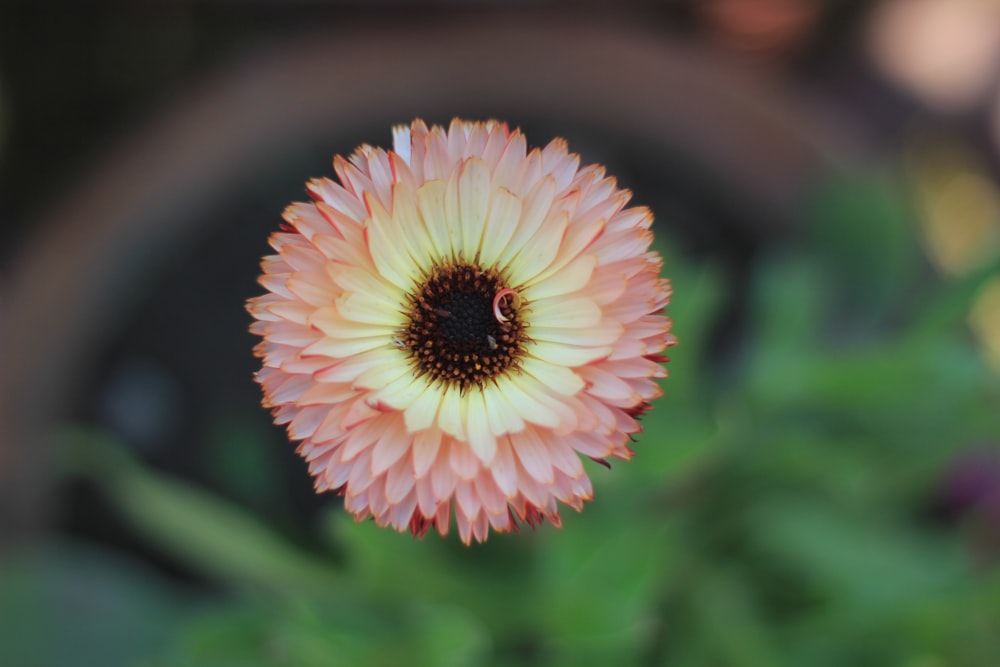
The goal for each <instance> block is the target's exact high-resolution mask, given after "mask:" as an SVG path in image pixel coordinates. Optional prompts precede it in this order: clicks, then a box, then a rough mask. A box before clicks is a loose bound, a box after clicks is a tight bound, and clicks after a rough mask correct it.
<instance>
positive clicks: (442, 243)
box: [248, 120, 674, 543]
mask: <svg viewBox="0 0 1000 667" xmlns="http://www.w3.org/2000/svg"><path fill="white" fill-rule="evenodd" d="M333 166H334V171H335V172H336V174H337V179H338V181H339V182H336V181H332V180H329V179H319V180H314V181H312V182H310V183H309V185H308V191H309V194H310V196H311V197H312V199H313V202H312V203H308V204H306V203H297V204H292V205H291V206H289V207H288V209H287V210H286V211H285V214H284V218H285V221H286V222H287V225H285V226H284V227H283V231H281V232H278V233H275V234H274V235H273V236H272V237H271V246H272V247H273V248H274V250H275V251H276V253H277V254H275V255H271V256H268V257H266V258H265V259H264V261H263V271H264V273H263V275H262V276H261V278H260V282H261V284H262V285H263V286H264V287H265V288H266V289H267V293H266V294H264V295H263V296H259V297H256V298H254V299H251V300H250V301H249V304H248V308H249V310H250V312H251V313H252V314H253V316H254V318H256V321H255V322H254V323H253V325H252V327H251V331H253V332H254V333H255V334H258V335H260V336H261V337H262V338H263V341H262V342H261V343H260V344H259V345H258V346H257V347H256V348H255V353H256V354H257V355H258V356H259V357H261V359H262V360H263V368H262V370H260V371H259V373H258V374H257V381H258V382H259V383H260V384H261V385H262V387H263V390H264V405H265V406H267V407H270V408H272V409H273V412H274V416H275V421H276V422H277V423H279V424H285V425H287V429H288V433H289V435H290V437H291V438H292V439H293V440H299V441H301V444H300V445H299V448H298V452H299V453H300V454H301V455H302V456H303V457H304V458H305V459H306V460H307V461H308V462H309V471H310V473H311V474H312V475H313V476H314V478H315V483H316V489H317V491H333V492H335V493H338V494H340V495H343V496H344V503H345V506H346V507H347V509H348V511H350V512H352V513H353V514H354V515H355V516H356V517H357V518H358V519H362V518H365V517H368V516H372V517H374V519H375V521H376V522H377V523H378V524H379V525H382V526H385V525H390V526H392V527H393V528H395V529H396V530H400V531H402V530H407V529H409V530H411V531H412V532H413V533H414V534H415V535H421V536H422V535H423V534H424V533H425V532H426V531H427V530H428V529H430V528H434V529H436V530H437V531H438V532H440V533H441V534H442V535H444V534H446V533H447V531H448V528H449V525H450V523H451V515H452V513H453V512H454V515H455V520H456V524H457V527H458V531H459V534H460V537H461V539H462V541H463V542H466V543H469V542H470V541H471V540H472V539H475V540H477V541H483V540H485V539H486V538H487V536H488V534H489V529H490V527H492V528H493V529H494V530H496V531H500V532H504V531H509V530H515V529H517V526H518V522H527V523H529V524H531V525H532V526H534V525H536V524H537V523H539V522H540V521H541V520H542V519H548V520H549V521H550V522H551V523H553V524H555V525H559V524H560V519H559V510H558V505H557V504H558V503H564V504H566V505H569V506H570V507H573V508H574V509H577V510H579V509H580V508H581V507H582V506H583V503H584V502H585V501H587V500H589V499H590V498H591V496H592V488H591V484H590V479H589V478H588V476H587V473H586V472H585V470H584V468H583V465H582V463H581V459H580V455H583V456H587V457H590V458H592V459H595V460H598V461H600V462H606V459H607V458H608V457H618V458H623V459H627V458H629V457H630V456H631V454H632V451H631V449H629V447H628V441H629V439H630V436H631V435H632V434H634V433H636V432H638V431H639V430H640V426H639V424H638V423H637V422H636V417H637V416H638V415H640V414H641V413H642V412H644V411H645V410H646V409H648V407H649V401H651V400H652V399H653V398H655V397H656V396H658V395H659V394H660V390H659V388H658V386H657V384H656V382H655V380H654V378H658V377H663V376H665V375H666V372H665V370H664V369H663V367H662V365H661V362H662V361H663V360H664V359H665V358H664V357H662V356H660V353H661V352H662V351H663V350H664V348H666V347H667V346H668V345H672V344H673V342H674V339H673V336H672V335H671V334H670V320H669V319H668V318H667V317H666V316H664V315H663V308H664V306H665V305H666V304H667V302H668V300H669V297H670V286H669V283H668V282H667V281H666V280H664V279H661V278H660V277H659V270H660V266H661V260H660V258H659V256H658V255H657V254H656V253H654V252H650V251H649V245H650V242H651V241H652V234H651V232H650V230H649V228H650V225H651V223H652V215H651V213H650V212H649V211H648V210H647V209H645V208H625V204H626V203H627V202H628V200H629V198H630V193H629V192H627V191H625V190H620V189H618V188H617V187H616V183H615V181H614V179H611V178H608V177H606V176H605V175H604V169H603V168H602V167H599V166H596V165H591V166H587V167H583V168H580V166H579V157H578V156H576V155H573V154H571V153H569V152H568V151H567V146H566V143H565V142H564V141H562V140H560V139H556V140H555V141H553V142H551V143H550V144H549V145H548V146H546V147H545V148H544V149H533V150H531V151H530V152H529V151H528V150H527V145H526V141H525V138H524V136H523V135H522V134H521V133H520V131H517V130H515V131H511V130H509V129H508V127H507V126H506V125H505V124H502V123H497V122H492V121H491V122H486V123H468V122H461V121H459V120H455V121H453V122H452V124H451V126H450V127H449V128H448V129H447V130H445V129H444V128H442V127H438V126H434V127H430V128H428V127H427V126H426V125H425V124H424V123H423V122H422V121H419V120H418V121H415V122H414V123H413V124H412V125H410V126H409V127H397V128H395V130H394V132H393V150H391V151H385V150H382V149H380V148H372V147H370V146H362V147H361V148H359V149H358V150H357V151H356V152H355V153H354V155H352V156H351V157H350V159H347V160H345V159H343V158H341V157H339V156H338V157H336V158H334V163H333Z"/></svg>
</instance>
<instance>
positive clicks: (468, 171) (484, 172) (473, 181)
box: [458, 158, 491, 261]
mask: <svg viewBox="0 0 1000 667" xmlns="http://www.w3.org/2000/svg"><path fill="white" fill-rule="evenodd" d="M490 189H491V188H490V168H489V167H488V166H487V165H486V163H485V162H483V161H482V160H480V159H478V158H470V159H469V160H468V161H466V162H465V164H464V165H463V166H462V174H461V176H460V177H459V182H458V219H459V221H460V223H461V226H462V237H461V238H462V246H461V248H462V256H463V257H465V258H466V259H467V260H470V261H471V260H473V259H474V258H475V257H477V256H478V255H479V248H480V243H481V241H482V238H483V231H484V229H485V227H486V214H487V211H488V209H489V205H490Z"/></svg>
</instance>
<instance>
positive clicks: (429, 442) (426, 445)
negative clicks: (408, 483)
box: [413, 428, 441, 478]
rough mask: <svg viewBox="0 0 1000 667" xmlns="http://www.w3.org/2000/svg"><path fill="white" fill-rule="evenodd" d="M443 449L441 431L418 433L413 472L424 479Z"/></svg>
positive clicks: (415, 440) (432, 430)
mask: <svg viewBox="0 0 1000 667" xmlns="http://www.w3.org/2000/svg"><path fill="white" fill-rule="evenodd" d="M440 447H441V431H440V430H438V429H436V428H432V429H427V430H426V431H421V432H420V433H417V434H416V435H415V436H414V438H413V472H414V474H415V475H416V476H417V478H421V477H424V476H425V475H426V474H427V472H428V471H429V470H430V469H431V466H432V465H433V464H434V459H435V458H436V457H437V455H438V450H439V449H440Z"/></svg>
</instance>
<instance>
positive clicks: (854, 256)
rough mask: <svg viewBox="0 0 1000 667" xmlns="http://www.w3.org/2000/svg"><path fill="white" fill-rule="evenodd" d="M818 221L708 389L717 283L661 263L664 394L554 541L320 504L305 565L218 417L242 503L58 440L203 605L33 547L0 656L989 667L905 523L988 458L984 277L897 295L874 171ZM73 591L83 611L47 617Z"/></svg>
mask: <svg viewBox="0 0 1000 667" xmlns="http://www.w3.org/2000/svg"><path fill="white" fill-rule="evenodd" d="M816 205H817V208H816V210H817V213H816V215H815V216H814V217H813V218H812V219H811V220H810V221H809V224H810V226H811V227H810V229H811V230H812V232H811V235H812V237H813V239H812V242H811V243H809V244H807V246H806V247H805V248H804V249H799V250H798V251H797V252H796V253H794V254H788V255H776V256H773V257H769V258H767V261H765V262H763V263H762V264H761V266H760V267H759V271H758V272H757V274H756V276H755V279H754V283H753V285H752V288H753V289H752V295H753V301H752V304H751V308H750V313H751V321H750V322H749V323H748V332H747V335H746V336H745V337H744V342H743V345H742V347H741V349H740V350H739V351H738V363H736V364H735V365H733V364H730V365H728V366H727V367H726V368H725V371H724V372H723V371H722V370H720V365H719V364H718V363H716V362H717V360H716V359H713V358H712V354H713V353H714V352H715V351H713V350H711V349H710V348H709V347H708V345H707V341H709V340H710V333H711V330H712V328H713V327H715V326H717V325H718V324H719V317H720V311H719V309H720V307H721V305H722V303H723V302H724V299H723V297H724V292H723V290H724V285H723V282H722V280H721V279H720V273H719V272H717V271H716V270H714V268H713V267H695V266H691V265H690V264H688V263H686V262H684V261H683V260H681V259H680V258H679V257H677V256H676V255H675V254H672V253H670V252H665V256H666V263H665V266H666V268H665V273H666V274H667V275H669V276H670V277H671V278H672V280H673V283H674V288H675V298H674V300H673V303H672V305H671V309H670V312H671V315H672V316H673V318H674V320H675V331H676V333H677V336H678V338H679V341H680V344H679V346H678V347H677V348H675V349H674V350H672V351H671V352H672V354H671V356H672V357H673V359H672V361H671V362H670V364H669V371H670V377H669V378H668V379H667V380H665V381H664V383H663V387H664V389H665V391H666V394H665V396H664V397H663V398H662V399H660V400H659V401H658V402H657V405H656V407H655V408H654V410H653V411H652V412H651V413H650V414H649V415H647V416H646V418H645V421H644V424H645V427H646V431H645V433H644V434H643V435H642V437H641V438H640V439H639V442H638V443H637V444H636V446H635V449H636V451H637V455H636V457H635V460H634V461H632V462H630V463H627V464H624V463H623V464H618V463H615V464H614V466H613V469H612V470H610V471H609V470H605V469H604V468H601V467H597V466H593V467H591V468H590V470H589V471H590V474H591V476H592V478H593V480H594V485H595V499H594V501H593V502H592V503H590V504H589V506H588V507H587V508H586V509H585V511H584V512H583V513H581V514H579V515H578V514H575V513H573V512H572V511H571V510H570V511H569V514H568V515H567V516H565V521H564V523H565V526H564V528H563V529H562V530H557V529H554V528H552V527H551V526H543V527H541V528H540V529H538V530H537V531H534V532H532V531H530V530H528V531H526V532H524V533H522V534H520V535H494V536H492V537H491V538H490V540H489V541H488V542H487V543H486V544H485V545H476V546H473V547H471V548H466V547H463V546H461V545H460V544H459V543H458V542H457V539H456V537H455V536H454V535H451V536H449V538H448V539H447V540H441V539H439V538H437V537H436V536H428V537H427V538H425V539H424V540H415V539H413V538H411V537H409V536H407V535H399V534H396V533H394V532H391V531H386V530H380V529H378V528H377V527H376V526H375V525H374V524H372V523H371V522H363V523H355V522H354V521H353V520H352V519H351V518H350V516H348V515H347V514H346V513H345V512H343V511H342V509H341V508H340V507H339V503H338V502H337V501H336V500H334V499H333V498H331V499H330V508H329V511H328V513H327V514H326V517H325V521H324V522H323V523H322V525H321V526H320V527H319V528H317V530H318V531H319V533H320V537H321V539H319V540H317V541H318V542H320V543H322V544H325V545H328V548H326V549H318V548H313V549H312V550H308V549H305V548H303V547H302V546H301V545H298V544H295V543H293V542H291V541H290V540H289V539H288V538H287V537H285V536H284V534H283V533H282V532H280V531H279V530H277V529H276V527H275V526H272V525H270V524H269V523H268V522H267V520H265V519H264V518H263V517H262V515H261V513H260V512H259V510H260V508H261V503H262V502H272V501H275V502H280V493H278V492H276V491H275V488H276V487H275V486H274V483H273V481H269V480H268V466H269V463H268V462H269V460H270V457H269V456H268V455H267V453H266V452H264V453H262V452H261V439H260V438H259V436H258V435H257V434H254V433H252V432H248V431H247V430H246V429H241V428H240V427H239V425H238V424H235V425H234V423H233V422H232V420H229V421H226V422H224V427H220V428H219V429H216V432H217V434H218V440H219V449H218V451H217V456H218V457H219V461H220V465H219V466H218V467H217V470H218V471H219V480H218V481H219V483H220V485H222V486H223V487H224V488H225V489H226V490H227V492H229V493H230V495H231V496H232V497H236V498H238V499H239V501H240V503H241V504H237V503H235V502H232V501H229V500H224V499H222V498H221V497H219V496H217V495H215V494H212V493H210V492H208V491H206V490H204V489H199V488H196V487H195V486H193V485H191V484H189V483H186V482H182V481H179V480H176V479H172V478H169V477H168V476H166V475H164V474H162V473H159V472H156V471H154V470H152V469H150V468H149V467H147V466H145V465H143V464H141V463H140V462H138V461H135V460H133V459H132V458H130V457H129V456H128V455H127V454H126V453H125V449H124V448H123V447H122V446H121V445H120V444H119V443H116V442H114V441H112V440H111V439H109V438H107V437H105V436H102V435H101V434H95V433H93V432H88V431H86V430H80V429H77V430H74V431H72V432H70V433H69V434H68V435H67V445H66V452H67V457H66V461H67V468H66V474H68V475H69V474H72V475H77V476H83V477H85V478H87V479H89V480H90V481H91V482H93V483H94V484H96V485H97V486H98V487H99V488H100V489H101V491H102V493H103V494H104V496H105V497H106V498H107V500H108V501H109V502H110V504H111V506H112V507H113V508H114V512H115V514H116V516H115V517H114V518H115V519H116V520H121V521H124V522H125V523H126V524H127V525H128V526H129V527H130V530H131V531H132V532H133V533H134V534H135V535H136V536H138V537H139V538H140V539H141V540H143V541H144V543H145V544H148V545H150V546H152V547H153V548H155V549H156V550H157V551H158V552H160V553H161V554H162V555H163V557H164V558H166V559H169V560H170V561H172V562H175V563H178V564H180V565H181V566H183V567H184V568H185V569H187V570H188V571H190V572H193V573H194V574H195V575H196V576H198V577H200V578H202V579H203V580H205V581H207V582H209V583H210V584H212V586H211V589H213V590H215V591H216V592H215V593H212V594H209V593H206V592H204V590H203V588H199V587H194V586H192V587H191V588H190V590H186V591H183V592H178V591H176V590H171V589H170V588H168V587H167V586H166V585H165V583H164V581H163V579H162V577H161V576H160V575H157V574H154V573H153V572H150V571H147V570H146V569H144V568H143V567H141V566H139V565H137V564H135V563H124V565H123V564H122V563H120V561H121V560H122V558H121V557H120V556H118V555H115V554H112V553H108V552H102V551H94V550H91V549H88V550H82V549H81V548H80V547H79V546H76V545H67V546H65V547H64V546H63V545H54V546H53V548H52V549H51V551H50V552H48V553H47V554H45V555H44V557H41V558H36V557H30V558H29V557H20V558H17V559H14V560H12V561H10V562H8V563H6V564H4V567H2V568H0V616H2V617H3V618H4V619H14V622H13V623H9V622H7V621H6V620H5V622H4V623H3V624H0V633H4V635H0V664H5V665H6V664H13V665H35V664H37V665H48V664H52V665H60V664H73V665H86V664H94V665H98V664H99V665H107V666H111V665H139V666H144V667H200V666H205V667H208V666H211V667H220V666H221V667H228V666H230V665H232V666H234V667H235V666H240V667H242V666H244V665H247V666H253V665H261V666H266V665H295V666H305V667H308V666H312V665H316V666H319V665H351V666H355V665H401V664H405V665H408V666H420V665H427V666H432V665H433V666H439V665H453V666H459V665H546V666H549V665H609V664H612V665H618V666H621V667H625V666H629V665H672V666H677V665H682V666H683V665H691V666H695V665H698V666H701V665H727V666H729V665H732V666H737V667H740V666H746V667H770V666H776V665H777V666H780V665H789V666H792V665H810V666H816V667H823V666H827V665H829V666H831V667H833V666H840V665H858V666H864V665H872V666H874V667H885V666H890V665H907V666H914V667H916V666H921V665H927V666H931V665H949V666H957V667H962V666H968V667H980V666H982V665H991V664H1000V634H998V633H997V628H1000V568H997V567H996V566H995V565H994V564H991V562H990V561H989V559H985V560H984V559H979V560H977V559H976V556H975V554H976V553H977V552H976V551H975V550H974V549H973V547H972V541H971V540H972V537H973V536H972V535H971V534H970V531H968V530H965V529H963V527H962V526H961V525H955V524H942V523H935V522H933V521H931V520H930V519H929V518H928V517H929V514H928V510H929V508H930V506H931V504H932V501H933V499H934V497H935V493H936V491H937V489H938V487H939V485H940V480H941V478H942V474H943V470H944V469H945V468H946V466H947V465H948V464H949V461H951V460H952V459H953V457H954V456H955V455H956V453H958V452H960V451H961V450H962V449H963V448H967V447H969V446H972V445H977V444H980V443H994V444H996V443H1000V420H997V418H996V416H995V415H996V412H995V406H996V405H997V402H998V400H1000V381H998V376H997V374H996V373H995V372H993V371H991V370H990V369H988V368H987V367H986V365H985V364H984V363H983V362H982V360H981V357H980V355H979V351H978V350H977V348H976V345H975V343H974V341H973V340H972V338H971V337H970V335H969V333H968V332H967V331H966V329H965V325H964V319H963V318H964V313H966V312H968V307H969V304H970V303H971V298H972V295H973V294H974V292H975V287H976V286H977V285H978V284H980V283H981V282H982V280H984V279H985V277H986V276H987V275H988V274H981V275H978V276H973V277H971V278H969V279H968V280H965V281H956V282H952V283H940V284H938V283H934V284H931V285H922V286H921V290H922V291H920V292H919V293H918V292H917V282H919V281H923V282H924V283H927V282H928V278H927V277H926V276H924V277H923V278H920V277H919V275H918V274H920V271H919V267H920V264H921V262H920V258H919V255H918V254H917V252H916V250H915V248H916V244H915V242H914V240H913V238H912V235H911V233H910V231H909V229H908V228H907V223H906V218H905V211H904V208H903V207H902V206H900V205H899V204H898V201H897V200H896V199H894V196H893V190H892V187H891V185H890V184H888V183H887V182H886V181H885V180H884V179H881V178H871V179H857V180H856V181H855V182H850V183H837V184H832V185H831V186H830V187H829V188H827V189H825V190H824V191H823V192H822V193H821V194H820V196H819V197H818V199H817V202H816ZM664 248H669V244H664ZM243 452H248V453H249V454H248V455H247V456H245V457H244V456H242V455H241V454H242V453H243ZM588 465H589V462H588ZM237 467H240V469H241V470H242V472H241V473H240V474H238V475H235V476H233V475H232V474H231V472H227V471H232V470H234V469H236V468H237ZM244 468H245V470H244ZM258 492H259V493H258ZM250 507H252V508H254V509H249V508H250ZM80 586H83V587H85V588H86V587H89V588H91V589H99V591H100V595H99V596H89V595H85V596H83V598H82V599H85V600H86V602H87V604H89V605H98V604H106V605H107V607H106V608H105V609H104V610H103V611H101V613H94V614H84V615H82V616H81V617H80V620H79V621H77V622H70V621H68V619H67V612H66V611H65V609H64V605H63V603H64V602H65V600H63V599H62V598H63V597H66V596H69V597H72V596H73V595H74V591H76V590H77V587H80ZM102 596H103V597H102ZM102 600H103V601H104V602H103V603H102V602H101V601H102ZM126 610H127V611H126ZM119 632H122V633H123V634H121V635H119V634H116V633H119ZM40 633H44V635H43V634H40ZM50 633H51V634H54V635H55V636H58V638H59V641H58V642H50V641H49V640H48V637H49V636H50ZM113 637H120V638H119V639H112V638H113ZM33 642H34V645H35V646H37V651H36V652H35V653H32V649H31V647H32V645H33ZM74 656H77V657H76V658H74ZM79 656H89V658H88V659H90V662H88V661H87V659H82V658H79Z"/></svg>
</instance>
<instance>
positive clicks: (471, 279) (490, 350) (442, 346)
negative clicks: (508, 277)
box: [401, 264, 527, 391]
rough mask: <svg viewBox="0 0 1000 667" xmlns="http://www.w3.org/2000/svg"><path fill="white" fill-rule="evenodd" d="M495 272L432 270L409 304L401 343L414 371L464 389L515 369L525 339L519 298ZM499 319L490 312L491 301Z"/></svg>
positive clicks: (466, 267)
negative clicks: (507, 295) (509, 292)
mask: <svg viewBox="0 0 1000 667" xmlns="http://www.w3.org/2000/svg"><path fill="white" fill-rule="evenodd" d="M505 289H507V285H506V283H505V282H504V280H503V278H502V277H501V276H500V274H499V272H497V270H496V269H484V268H482V267H481V266H479V265H477V264H455V265H444V266H436V267H434V269H433V270H432V271H431V272H430V274H429V275H428V276H427V277H426V278H425V279H424V281H423V284H422V285H421V287H420V288H419V290H417V291H416V292H415V293H413V294H411V295H410V297H409V300H410V323H409V326H407V327H406V329H405V330H404V331H403V333H402V336H401V338H402V343H403V344H404V345H405V347H406V348H407V349H409V351H410V355H411V357H412V359H413V363H414V367H415V369H416V371H417V372H418V373H420V374H426V375H429V376H431V378H433V379H434V380H440V381H442V382H447V383H449V384H456V385H459V386H460V387H461V389H462V390H463V391H464V390H466V389H468V388H469V387H470V386H471V385H478V386H480V387H481V386H483V384H484V383H485V382H486V381H488V380H490V379H492V378H495V377H496V376H498V375H500V374H502V373H504V372H507V371H509V370H511V369H516V368H517V367H518V365H519V363H520V359H521V356H522V355H523V353H524V347H523V343H524V342H525V341H526V340H527V336H526V335H525V325H524V322H523V321H522V319H521V318H520V317H519V314H518V313H519V309H520V305H521V304H520V302H519V299H517V298H501V299H499V300H497V295H498V294H500V293H501V292H502V291H503V290H505ZM495 300H496V301H497V309H498V310H499V311H500V315H502V318H500V319H498V318H497V317H496V314H495V313H494V306H493V304H494V301H495Z"/></svg>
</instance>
